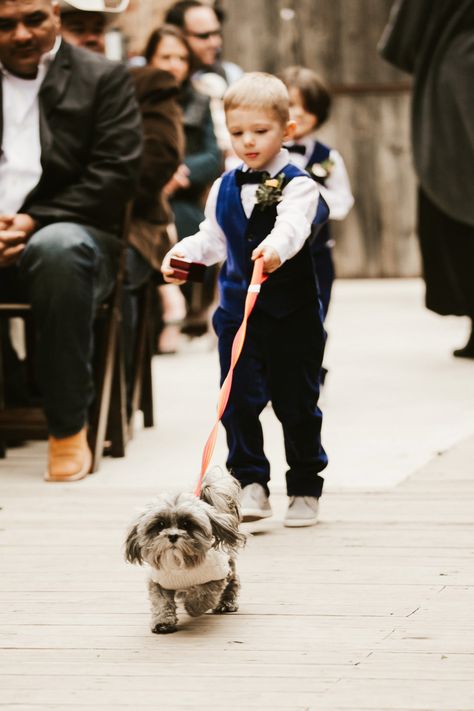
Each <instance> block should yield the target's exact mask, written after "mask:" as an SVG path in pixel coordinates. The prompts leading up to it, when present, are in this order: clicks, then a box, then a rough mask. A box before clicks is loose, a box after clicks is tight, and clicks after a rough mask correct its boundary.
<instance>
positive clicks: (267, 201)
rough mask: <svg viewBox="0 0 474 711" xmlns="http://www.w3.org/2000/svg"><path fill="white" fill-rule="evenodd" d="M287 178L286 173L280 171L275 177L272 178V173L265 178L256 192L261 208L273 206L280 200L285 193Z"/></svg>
mask: <svg viewBox="0 0 474 711" xmlns="http://www.w3.org/2000/svg"><path fill="white" fill-rule="evenodd" d="M284 180H285V174H284V173H279V174H278V175H277V176H276V177H275V178H271V177H270V175H269V176H268V177H266V178H264V179H263V182H262V183H260V185H259V186H258V188H257V192H256V194H255V196H256V199H257V205H258V206H259V207H260V209H261V210H264V209H265V208H266V207H271V205H276V204H277V203H279V202H280V200H281V198H282V195H283V181H284Z"/></svg>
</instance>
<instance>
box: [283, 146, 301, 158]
mask: <svg viewBox="0 0 474 711" xmlns="http://www.w3.org/2000/svg"><path fill="white" fill-rule="evenodd" d="M284 148H286V150H287V151H290V153H299V154H300V155H302V156H304V154H305V153H306V146H303V145H302V144H301V143H293V144H292V145H291V146H284Z"/></svg>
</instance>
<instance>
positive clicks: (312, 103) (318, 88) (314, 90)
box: [279, 66, 331, 126]
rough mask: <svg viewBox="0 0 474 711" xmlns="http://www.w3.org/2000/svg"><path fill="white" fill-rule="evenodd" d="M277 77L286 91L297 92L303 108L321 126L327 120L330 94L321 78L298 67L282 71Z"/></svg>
mask: <svg viewBox="0 0 474 711" xmlns="http://www.w3.org/2000/svg"><path fill="white" fill-rule="evenodd" d="M279 76H280V78H281V80H282V81H283V82H284V83H285V84H286V86H287V87H288V89H291V88H295V89H298V90H299V92H300V94H301V100H302V103H303V107H304V108H305V110H306V111H308V113H310V114H313V116H316V118H317V119H318V126H321V125H322V124H323V123H324V122H325V121H326V120H327V119H328V118H329V112H330V108H331V94H330V93H329V89H328V88H327V86H326V84H325V83H324V81H323V80H322V79H321V77H320V76H318V74H316V72H313V70H312V69H308V68H307V67H298V66H295V67H288V68H287V69H284V70H283V71H282V72H281V73H280V75H279Z"/></svg>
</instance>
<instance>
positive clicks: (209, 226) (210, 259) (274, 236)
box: [178, 149, 319, 266]
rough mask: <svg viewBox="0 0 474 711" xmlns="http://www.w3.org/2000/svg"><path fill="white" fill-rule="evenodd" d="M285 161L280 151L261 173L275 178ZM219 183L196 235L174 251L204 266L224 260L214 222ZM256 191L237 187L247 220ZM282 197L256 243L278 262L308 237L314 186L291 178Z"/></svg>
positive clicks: (223, 240)
mask: <svg viewBox="0 0 474 711" xmlns="http://www.w3.org/2000/svg"><path fill="white" fill-rule="evenodd" d="M289 162H290V160H289V154H288V151H287V150H284V149H282V150H281V151H280V152H279V153H278V154H277V155H276V156H275V158H273V160H271V161H270V162H269V163H268V164H267V165H266V166H264V167H263V168H262V170H266V171H268V172H269V173H270V175H271V176H272V177H275V176H276V175H278V174H279V173H280V172H281V171H282V169H283V168H284V167H285V166H286V165H287V164H288V163H289ZM245 167H246V166H245V165H244V166H243V168H244V169H245ZM220 184H221V178H218V179H217V180H216V181H215V183H214V184H213V186H212V188H211V190H210V192H209V196H208V198H207V202H206V208H205V211H204V214H205V219H204V221H203V222H201V224H200V225H199V232H197V233H196V234H194V235H192V236H190V237H186V238H185V239H183V240H181V242H180V243H179V245H178V249H179V250H181V251H182V252H183V253H184V254H185V256H186V257H187V258H188V259H191V260H192V261H194V262H202V263H203V264H206V265H208V266H210V265H211V264H215V263H216V262H222V261H224V260H225V259H226V257H227V243H226V237H225V234H224V232H223V231H222V229H221V228H220V226H219V224H218V222H217V219H216V205H217V197H218V194H219V188H220ZM257 188H258V185H255V184H249V183H247V184H245V185H243V186H242V188H241V200H242V206H243V209H244V212H245V215H246V216H247V217H250V215H251V214H252V210H253V208H254V207H255V204H256V192H257ZM283 196H284V197H283V200H282V201H281V202H279V203H278V204H277V218H276V221H275V226H274V227H273V229H272V231H271V232H270V233H269V235H268V236H267V237H265V239H264V240H262V242H261V243H260V244H261V245H268V246H271V247H273V248H274V249H275V250H276V252H277V253H278V256H279V257H280V260H281V262H282V263H283V262H285V261H287V260H288V259H291V258H292V257H294V256H295V254H297V253H298V252H299V251H300V249H301V248H302V247H303V245H304V243H305V241H306V239H307V238H308V237H309V235H310V232H311V224H312V222H313V220H314V217H315V215H316V210H317V207H318V198H319V189H318V185H317V183H315V182H314V181H312V180H308V179H307V178H304V177H300V178H293V180H291V181H290V182H289V183H288V185H287V186H286V187H285V188H284V190H283Z"/></svg>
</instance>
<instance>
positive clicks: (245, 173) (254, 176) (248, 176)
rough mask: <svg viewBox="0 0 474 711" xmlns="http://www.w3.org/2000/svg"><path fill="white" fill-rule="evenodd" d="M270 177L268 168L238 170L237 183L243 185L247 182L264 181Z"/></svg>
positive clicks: (236, 172)
mask: <svg viewBox="0 0 474 711" xmlns="http://www.w3.org/2000/svg"><path fill="white" fill-rule="evenodd" d="M268 178H270V173H267V171H266V170H238V169H237V170H236V171H235V180H236V183H237V185H238V186H239V188H240V187H242V185H245V184H246V183H263V181H264V180H268Z"/></svg>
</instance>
